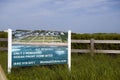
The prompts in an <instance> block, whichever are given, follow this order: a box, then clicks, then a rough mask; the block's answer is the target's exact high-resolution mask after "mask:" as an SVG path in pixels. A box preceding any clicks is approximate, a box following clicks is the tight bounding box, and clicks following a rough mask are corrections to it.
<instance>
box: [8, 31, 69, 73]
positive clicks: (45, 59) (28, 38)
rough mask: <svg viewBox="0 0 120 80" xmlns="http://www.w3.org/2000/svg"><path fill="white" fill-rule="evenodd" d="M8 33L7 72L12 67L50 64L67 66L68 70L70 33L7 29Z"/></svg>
mask: <svg viewBox="0 0 120 80" xmlns="http://www.w3.org/2000/svg"><path fill="white" fill-rule="evenodd" d="M8 32H9V34H8V35H9V36H8V39H9V42H8V72H10V71H11V68H12V67H21V66H34V65H52V64H68V67H69V69H70V67H71V61H70V60H71V55H70V54H71V34H70V31H69V32H68V33H67V32H60V31H45V30H34V31H32V30H16V31H11V30H10V29H9V30H8Z"/></svg>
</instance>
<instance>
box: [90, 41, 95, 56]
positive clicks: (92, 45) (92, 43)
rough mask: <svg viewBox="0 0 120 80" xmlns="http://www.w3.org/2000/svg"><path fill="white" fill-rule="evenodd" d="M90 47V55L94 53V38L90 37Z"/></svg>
mask: <svg viewBox="0 0 120 80" xmlns="http://www.w3.org/2000/svg"><path fill="white" fill-rule="evenodd" d="M90 49H91V55H92V56H93V54H94V39H90Z"/></svg>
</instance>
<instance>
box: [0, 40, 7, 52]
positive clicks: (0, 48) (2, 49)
mask: <svg viewBox="0 0 120 80" xmlns="http://www.w3.org/2000/svg"><path fill="white" fill-rule="evenodd" d="M3 41H6V42H7V41H8V38H0V42H3ZM5 50H8V48H7V47H1V46H0V51H5Z"/></svg>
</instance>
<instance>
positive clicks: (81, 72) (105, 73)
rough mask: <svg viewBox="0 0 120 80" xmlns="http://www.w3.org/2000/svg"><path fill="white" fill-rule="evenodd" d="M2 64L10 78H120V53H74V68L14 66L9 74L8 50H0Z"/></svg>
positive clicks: (46, 79)
mask: <svg viewBox="0 0 120 80" xmlns="http://www.w3.org/2000/svg"><path fill="white" fill-rule="evenodd" d="M0 64H1V65H2V67H3V69H4V70H5V72H6V75H7V77H8V80H120V55H106V54H95V55H94V56H90V55H89V54H72V69H71V71H69V70H68V68H67V65H49V66H34V67H21V68H13V69H12V72H11V74H7V52H0Z"/></svg>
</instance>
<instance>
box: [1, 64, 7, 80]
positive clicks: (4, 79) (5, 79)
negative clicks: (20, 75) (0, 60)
mask: <svg viewBox="0 0 120 80" xmlns="http://www.w3.org/2000/svg"><path fill="white" fill-rule="evenodd" d="M0 80H7V78H6V75H5V73H4V71H3V69H2V67H1V65H0Z"/></svg>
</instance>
